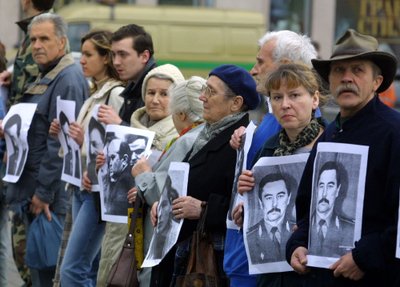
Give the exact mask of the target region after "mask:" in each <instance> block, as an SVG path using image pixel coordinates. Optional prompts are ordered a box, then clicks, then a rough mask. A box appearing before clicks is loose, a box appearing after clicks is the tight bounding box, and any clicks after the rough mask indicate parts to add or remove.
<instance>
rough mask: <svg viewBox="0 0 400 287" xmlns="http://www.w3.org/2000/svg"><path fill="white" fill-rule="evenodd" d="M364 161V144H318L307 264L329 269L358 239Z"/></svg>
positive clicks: (366, 159) (366, 157)
mask: <svg viewBox="0 0 400 287" xmlns="http://www.w3.org/2000/svg"><path fill="white" fill-rule="evenodd" d="M367 161H368V147H367V146H360V145H352V144H341V143H319V144H318V146H317V154H316V157H315V160H314V170H313V181H312V196H311V207H310V222H309V226H310V228H309V237H308V238H309V240H308V256H307V258H308V259H307V261H308V263H307V265H309V266H314V267H320V268H329V266H331V265H332V264H333V263H334V262H336V261H337V260H338V258H340V257H341V256H342V255H344V254H346V253H347V252H349V251H350V250H351V249H352V248H354V242H355V241H356V240H358V239H359V238H360V236H361V225H362V212H363V205H364V191H365V177H366V171H367Z"/></svg>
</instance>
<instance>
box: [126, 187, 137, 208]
mask: <svg viewBox="0 0 400 287" xmlns="http://www.w3.org/2000/svg"><path fill="white" fill-rule="evenodd" d="M137 193H138V189H137V188H136V187H132V188H131V189H130V190H129V191H128V196H127V197H128V202H129V203H130V204H132V203H134V202H135V200H136V196H137Z"/></svg>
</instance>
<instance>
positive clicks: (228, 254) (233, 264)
mask: <svg viewBox="0 0 400 287" xmlns="http://www.w3.org/2000/svg"><path fill="white" fill-rule="evenodd" d="M280 129H281V127H280V125H279V123H278V121H277V120H276V119H275V117H274V116H273V115H272V114H266V115H265V116H264V118H263V120H262V122H261V123H260V125H259V126H258V127H257V129H256V131H255V133H254V135H253V140H252V143H251V146H250V150H249V152H248V154H247V169H250V168H251V167H252V165H253V164H252V162H253V160H254V157H255V156H256V154H257V152H258V151H259V149H260V148H261V147H262V145H263V144H264V142H265V141H266V140H267V139H268V138H269V137H271V136H272V135H274V134H276V133H277V132H278V131H279V130H280ZM224 271H225V273H226V274H227V276H228V277H229V279H230V281H231V287H236V286H238V287H239V286H240V287H250V286H255V285H256V276H255V275H249V266H248V260H247V256H246V249H245V246H244V241H243V231H242V230H240V231H238V230H233V229H227V233H226V240H225V251H224Z"/></svg>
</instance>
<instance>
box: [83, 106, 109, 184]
mask: <svg viewBox="0 0 400 287" xmlns="http://www.w3.org/2000/svg"><path fill="white" fill-rule="evenodd" d="M99 106H100V105H95V106H94V108H93V111H92V115H91V117H90V119H89V123H88V128H87V129H86V132H85V145H86V155H87V156H86V166H87V174H88V177H89V179H90V181H91V183H92V191H100V186H99V181H98V179H97V172H96V157H97V155H98V154H99V152H102V151H103V148H104V143H105V140H106V125H105V124H104V123H102V122H100V121H99V120H98V118H97V113H98V110H99Z"/></svg>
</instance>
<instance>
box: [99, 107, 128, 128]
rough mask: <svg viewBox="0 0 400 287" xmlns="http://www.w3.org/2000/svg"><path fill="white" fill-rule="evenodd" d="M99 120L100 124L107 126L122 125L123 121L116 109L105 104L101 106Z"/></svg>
mask: <svg viewBox="0 0 400 287" xmlns="http://www.w3.org/2000/svg"><path fill="white" fill-rule="evenodd" d="M97 118H98V119H99V121H100V122H102V123H105V124H106V125H120V124H121V123H122V119H121V118H120V117H119V116H118V114H117V113H116V112H115V111H114V109H113V108H112V107H111V106H107V105H104V104H103V105H100V107H99V111H98V113H97Z"/></svg>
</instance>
